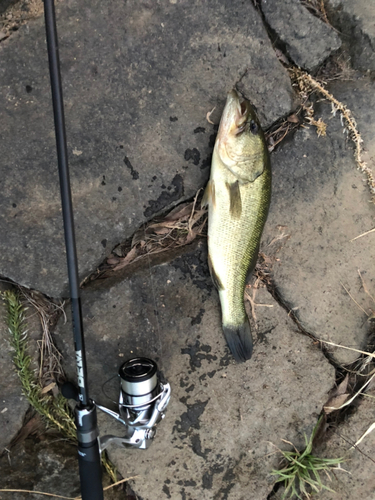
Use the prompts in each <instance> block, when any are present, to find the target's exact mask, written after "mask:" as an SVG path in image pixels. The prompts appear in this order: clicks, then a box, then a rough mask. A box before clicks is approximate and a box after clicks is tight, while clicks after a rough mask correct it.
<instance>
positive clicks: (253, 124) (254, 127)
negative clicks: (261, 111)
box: [250, 120, 259, 135]
mask: <svg viewBox="0 0 375 500" xmlns="http://www.w3.org/2000/svg"><path fill="white" fill-rule="evenodd" d="M258 131H259V128H258V125H257V123H256V122H255V121H254V120H251V122H250V132H251V133H252V134H254V135H256V134H257V133H258Z"/></svg>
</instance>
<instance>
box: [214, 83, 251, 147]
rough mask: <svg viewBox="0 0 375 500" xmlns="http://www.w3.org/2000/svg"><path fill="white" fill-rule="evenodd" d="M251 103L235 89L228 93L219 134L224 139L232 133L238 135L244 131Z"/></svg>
mask: <svg viewBox="0 0 375 500" xmlns="http://www.w3.org/2000/svg"><path fill="white" fill-rule="evenodd" d="M249 111H250V103H249V102H248V101H246V100H245V99H243V98H242V97H240V95H239V94H238V92H237V91H236V90H235V89H233V90H231V91H230V92H229V93H228V96H227V102H226V103H225V108H224V111H223V115H222V117H221V121H220V127H219V132H218V136H219V137H221V138H222V139H225V137H228V136H229V135H230V134H233V135H237V134H239V133H241V132H242V130H243V127H244V125H245V123H246V121H247V119H248V116H249Z"/></svg>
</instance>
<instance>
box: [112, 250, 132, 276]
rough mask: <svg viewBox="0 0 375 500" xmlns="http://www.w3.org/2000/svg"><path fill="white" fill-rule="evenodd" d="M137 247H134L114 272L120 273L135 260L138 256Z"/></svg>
mask: <svg viewBox="0 0 375 500" xmlns="http://www.w3.org/2000/svg"><path fill="white" fill-rule="evenodd" d="M137 252H138V250H137V247H133V248H132V249H131V250H130V251H129V252H128V253H127V254H126V255H125V257H124V258H123V259H121V261H120V262H119V263H118V264H117V266H115V267H114V268H113V271H118V270H119V269H122V268H123V267H125V266H127V265H128V264H130V262H131V261H132V260H134V259H135V257H136V255H137Z"/></svg>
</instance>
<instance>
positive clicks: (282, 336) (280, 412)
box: [56, 244, 334, 500]
mask: <svg viewBox="0 0 375 500" xmlns="http://www.w3.org/2000/svg"><path fill="white" fill-rule="evenodd" d="M256 302H257V303H259V304H267V305H268V306H271V307H260V306H259V307H257V309H256V315H257V328H256V326H255V324H253V332H254V339H255V341H256V343H255V349H254V355H253V358H252V359H251V360H250V361H249V362H247V363H245V364H236V363H234V361H233V359H232V357H231V356H230V354H229V352H228V350H227V347H226V345H225V340H224V337H223V335H222V332H221V324H220V307H219V300H218V295H217V293H216V291H215V290H214V289H213V286H212V283H211V280H210V278H209V275H208V269H207V254H206V249H205V246H202V244H201V245H200V246H199V247H198V248H197V250H196V252H190V253H187V254H185V255H184V256H182V257H179V258H177V259H175V260H174V261H172V262H171V263H170V264H169V265H163V266H158V267H154V268H153V269H152V276H150V274H149V273H148V272H144V273H140V274H139V275H134V276H132V277H131V278H129V279H128V280H126V281H122V282H120V283H118V284H116V285H113V286H111V287H110V288H109V289H108V290H107V289H105V288H104V289H101V290H95V291H93V290H90V288H88V289H86V290H85V291H84V296H83V311H84V315H85V321H84V323H85V328H86V344H87V351H88V364H89V366H88V369H89V379H90V382H91V393H92V395H93V397H95V398H96V400H97V401H98V402H101V403H104V404H106V405H110V406H111V399H112V400H114V399H115V398H117V397H118V388H117V381H116V380H112V381H111V382H109V383H108V384H106V386H105V392H106V393H107V394H108V396H109V398H110V399H107V398H105V397H104V396H103V393H102V384H103V382H105V381H106V380H108V379H109V378H110V377H111V376H113V375H115V374H116V372H117V368H118V366H119V365H120V364H121V363H122V362H123V361H125V360H126V359H127V358H129V357H132V356H136V355H142V356H149V357H152V358H154V359H155V360H157V362H158V364H159V367H160V368H161V370H162V373H163V375H164V376H165V378H166V379H167V380H168V381H169V382H170V383H171V386H172V398H171V402H170V404H169V407H168V410H167V415H166V418H165V420H163V421H162V422H161V424H160V426H159V428H158V432H157V435H156V438H155V441H154V443H152V445H151V447H150V448H149V449H148V450H147V451H141V450H133V449H126V450H124V449H119V448H114V447H111V448H110V450H109V454H110V458H111V460H112V461H113V462H114V463H115V464H116V465H117V467H118V469H119V471H120V472H121V474H122V475H123V476H124V477H129V476H134V475H138V478H137V479H135V480H134V481H133V482H132V488H133V489H134V491H135V492H136V493H137V495H139V496H140V497H141V498H143V499H144V500H154V499H155V498H160V499H163V498H173V499H175V498H176V499H177V498H186V499H196V498H201V499H212V498H228V500H229V499H239V498H252V499H254V500H264V499H265V498H267V495H268V494H269V493H270V491H271V490H272V483H273V478H272V476H270V471H271V470H272V468H274V467H276V466H277V465H278V459H279V457H278V456H277V455H276V454H275V453H274V452H275V448H274V446H273V444H274V445H276V446H281V447H283V443H282V442H281V439H282V438H285V439H289V440H292V441H294V442H295V443H296V445H297V446H302V444H303V432H311V429H312V428H313V426H314V424H315V423H316V418H317V415H318V414H319V412H320V410H321V407H322V404H323V403H324V402H325V401H326V399H327V392H328V390H329V389H330V388H331V387H332V384H333V381H334V368H333V367H332V366H331V365H330V364H329V363H328V361H327V360H326V359H325V358H324V356H323V354H322V353H321V352H320V350H319V349H317V348H316V346H314V345H313V343H312V342H311V340H310V339H309V338H308V337H306V336H304V335H301V334H300V333H299V332H298V330H297V328H296V327H295V325H294V323H293V322H292V320H291V319H290V318H289V317H288V315H287V313H286V312H285V311H284V310H283V309H282V308H281V307H280V306H279V305H278V304H277V303H276V302H275V301H274V300H273V299H272V297H271V296H270V294H269V293H268V292H267V291H266V289H264V288H263V289H260V290H258V292H257V295H256ZM155 313H156V314H155ZM70 330H71V325H70V320H69V322H68V324H67V325H61V324H60V325H59V328H58V333H57V334H56V340H57V342H58V344H59V346H60V349H61V350H62V352H63V354H64V359H65V360H66V365H65V367H66V369H67V370H69V371H70V372H71V374H72V375H74V357H73V345H72V341H71V331H70ZM112 407H113V406H112ZM113 408H114V407H113ZM99 417H100V418H99V426H100V431H101V434H102V435H103V434H106V433H117V434H118V433H119V432H122V434H124V430H123V429H121V428H120V429H119V428H118V426H117V425H116V423H115V422H114V421H113V420H111V419H110V418H109V417H107V416H106V415H103V414H100V416H99ZM271 443H273V444H271Z"/></svg>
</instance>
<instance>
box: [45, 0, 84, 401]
mask: <svg viewBox="0 0 375 500" xmlns="http://www.w3.org/2000/svg"><path fill="white" fill-rule="evenodd" d="M44 15H45V24H46V36H47V50H48V62H49V71H50V78H51V91H52V104H53V115H54V121H55V134H56V148H57V161H58V167H59V178H60V191H61V204H62V213H63V221H64V234H65V246H66V257H67V265H68V275H69V288H70V296H71V299H72V317H73V333H74V344H75V350H76V360H77V372H78V386H79V399H80V401H81V403H82V405H83V406H87V405H88V404H89V394H88V387H87V367H86V356H85V346H84V337H83V325H82V312H81V301H80V294H79V278H78V261H77V251H76V242H75V234H74V218H73V206H72V195H71V190H70V179H69V167H68V151H67V142H66V131H65V117H64V103H63V94H62V86H61V75H60V59H59V49H58V42H57V29H56V16H55V5H54V0H44Z"/></svg>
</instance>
